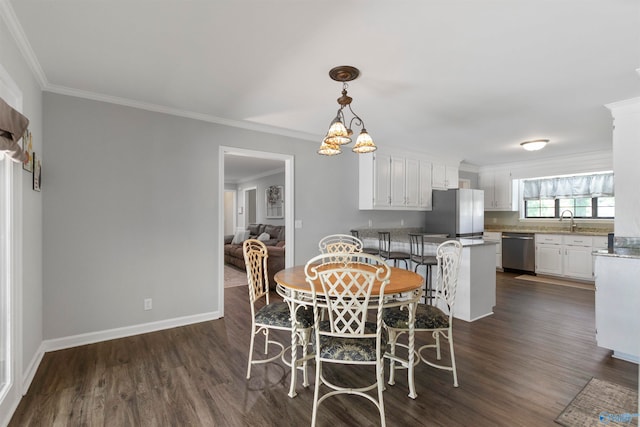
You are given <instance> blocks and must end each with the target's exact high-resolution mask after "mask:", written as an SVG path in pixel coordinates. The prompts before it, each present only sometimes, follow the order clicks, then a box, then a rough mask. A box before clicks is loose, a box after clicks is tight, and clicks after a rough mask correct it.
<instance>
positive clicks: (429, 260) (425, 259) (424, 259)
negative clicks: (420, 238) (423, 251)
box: [411, 255, 438, 265]
mask: <svg viewBox="0 0 640 427" xmlns="http://www.w3.org/2000/svg"><path fill="white" fill-rule="evenodd" d="M411 261H413V262H415V263H418V264H427V265H436V264H438V259H437V258H436V257H435V256H431V255H425V256H420V255H413V256H412V257H411Z"/></svg>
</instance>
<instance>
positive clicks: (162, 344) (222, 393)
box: [10, 273, 638, 427]
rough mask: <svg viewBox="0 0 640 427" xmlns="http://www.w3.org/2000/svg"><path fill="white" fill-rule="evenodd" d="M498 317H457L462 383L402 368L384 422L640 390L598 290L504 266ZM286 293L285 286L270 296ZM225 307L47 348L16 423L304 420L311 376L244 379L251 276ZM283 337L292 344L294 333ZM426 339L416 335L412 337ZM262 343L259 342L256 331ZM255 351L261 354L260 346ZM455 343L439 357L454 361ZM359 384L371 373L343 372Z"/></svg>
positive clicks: (358, 412)
mask: <svg viewBox="0 0 640 427" xmlns="http://www.w3.org/2000/svg"><path fill="white" fill-rule="evenodd" d="M497 276H498V277H497V305H496V307H495V312H494V314H493V315H492V316H489V317H487V318H484V319H480V320H478V321H476V322H472V323H467V322H463V321H458V320H456V321H455V322H454V340H455V352H456V361H457V364H458V377H459V382H460V387H459V388H454V387H453V381H452V376H451V374H450V373H449V372H445V371H439V370H435V369H433V368H430V367H428V366H426V365H423V364H421V365H418V366H417V367H416V374H415V375H416V391H417V393H418V398H417V399H415V400H412V399H410V398H409V397H408V396H407V394H408V387H407V378H406V373H404V372H403V371H399V372H398V373H397V375H396V384H395V385H394V386H389V385H387V386H386V391H385V393H384V402H385V409H386V414H387V416H386V421H387V425H388V426H405V425H427V426H447V427H449V426H468V425H474V426H533V425H535V426H540V425H542V426H553V425H555V424H554V422H553V420H554V419H555V417H556V416H557V415H558V414H559V413H560V412H561V411H562V410H563V409H564V407H565V406H566V405H567V404H568V403H569V402H570V401H571V400H572V399H573V397H574V396H575V395H576V394H577V393H578V392H579V391H580V390H581V389H582V387H583V386H584V385H585V384H586V383H587V382H588V381H589V379H590V378H591V377H596V378H600V379H604V380H608V381H611V382H614V383H617V384H621V385H624V386H627V387H632V388H637V387H638V367H637V365H634V364H632V363H629V362H625V361H622V360H617V359H613V358H611V357H610V353H611V352H610V351H608V350H606V349H602V348H599V347H597V345H596V341H595V315H594V293H593V292H587V291H585V290H582V289H578V288H570V287H562V286H557V285H549V284H544V283H535V282H523V281H520V280H516V279H514V277H515V275H514V274H510V273H499V274H498V275H497ZM274 298H277V296H274ZM225 314H226V315H225V318H223V319H219V320H216V321H211V322H203V323H199V324H194V325H189V326H185V327H181V328H175V329H170V330H166V331H160V332H154V333H150V334H144V335H138V336H135V337H129V338H122V339H118V340H113V341H107V342H102V343H96V344H91V345H86V346H81V347H76V348H72V349H67V350H61V351H56V352H51V353H47V354H46V355H45V356H44V358H43V360H42V362H41V364H40V366H39V368H38V372H37V373H36V376H35V378H34V380H33V382H32V385H31V387H30V389H29V391H28V393H27V394H26V395H25V396H24V398H23V399H22V401H21V402H20V405H19V407H18V409H17V410H16V412H15V414H14V416H13V419H12V420H11V423H10V426H52V425H55V426H118V427H120V426H187V425H191V426H243V427H244V426H281V425H291V426H298V425H300V426H305V425H309V424H310V420H311V409H312V404H313V381H314V377H313V374H314V369H313V364H312V366H311V368H310V370H309V374H310V378H311V383H312V384H311V387H309V388H308V389H305V388H303V387H302V385H301V383H302V380H301V378H300V379H299V380H298V381H299V383H298V387H297V390H298V396H297V397H296V398H294V399H290V398H289V397H287V392H288V384H289V379H290V372H289V370H288V368H287V367H286V366H285V365H284V364H283V363H282V362H281V361H278V362H274V363H269V364H266V365H260V366H255V367H254V368H253V370H252V377H251V379H250V380H246V379H245V374H246V363H247V351H248V348H249V328H250V319H249V303H248V296H247V290H246V288H244V287H234V288H226V289H225ZM273 336H274V338H276V339H280V340H282V341H284V342H285V343H287V344H288V342H289V337H288V335H287V334H286V333H275V334H273ZM429 340H430V338H429V337H428V336H425V335H424V334H423V335H419V336H417V344H419V345H420V344H424V343H427V342H428V341H429ZM257 347H258V348H261V347H262V346H261V341H258V344H257ZM256 356H257V357H259V356H260V354H259V351H258V350H257V351H256ZM448 358H449V354H448V350H445V351H443V359H445V360H448ZM328 376H331V377H332V378H335V379H337V380H340V381H347V382H358V381H363V380H364V379H368V378H372V377H373V376H372V372H369V373H367V372H363V371H361V370H359V369H343V368H341V369H335V370H333V371H330V372H328ZM379 423H380V420H379V417H378V413H377V411H376V409H375V407H374V406H373V405H372V404H371V403H370V402H368V401H367V400H365V399H363V398H360V397H355V396H339V397H334V398H330V399H328V400H326V401H325V402H323V404H322V405H321V406H320V409H319V413H318V426H331V427H335V426H342V425H354V426H355V425H357V426H369V425H371V426H378V425H379Z"/></svg>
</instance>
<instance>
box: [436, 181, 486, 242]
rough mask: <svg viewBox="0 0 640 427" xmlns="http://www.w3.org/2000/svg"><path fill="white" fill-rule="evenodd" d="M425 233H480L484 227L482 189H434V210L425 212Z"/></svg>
mask: <svg viewBox="0 0 640 427" xmlns="http://www.w3.org/2000/svg"><path fill="white" fill-rule="evenodd" d="M426 214H427V217H426V222H425V225H424V230H425V232H427V233H437V234H445V233H446V234H448V235H449V237H482V232H483V231H484V191H483V190H472V189H468V188H460V189H458V190H446V191H439V190H434V191H433V210H432V211H431V212H426Z"/></svg>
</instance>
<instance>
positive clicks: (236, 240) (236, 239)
mask: <svg viewBox="0 0 640 427" xmlns="http://www.w3.org/2000/svg"><path fill="white" fill-rule="evenodd" d="M248 237H249V230H243V231H236V234H235V235H234V236H233V240H232V241H231V244H232V245H241V244H242V242H244V241H245V240H247V238H248Z"/></svg>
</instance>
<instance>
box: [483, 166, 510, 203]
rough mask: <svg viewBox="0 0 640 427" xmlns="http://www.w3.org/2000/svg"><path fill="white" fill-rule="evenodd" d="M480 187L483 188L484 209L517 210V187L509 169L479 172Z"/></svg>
mask: <svg viewBox="0 0 640 427" xmlns="http://www.w3.org/2000/svg"><path fill="white" fill-rule="evenodd" d="M479 181H480V182H479V184H480V189H481V190H484V210H485V211H517V210H518V193H517V192H518V189H517V187H514V185H513V180H512V179H511V172H509V171H483V172H480V174H479Z"/></svg>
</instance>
